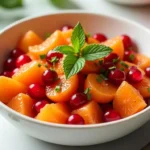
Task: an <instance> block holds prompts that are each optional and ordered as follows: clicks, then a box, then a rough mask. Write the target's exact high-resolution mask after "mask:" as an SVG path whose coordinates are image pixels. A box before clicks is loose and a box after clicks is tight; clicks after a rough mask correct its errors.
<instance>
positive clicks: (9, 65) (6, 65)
mask: <svg viewBox="0 0 150 150" xmlns="http://www.w3.org/2000/svg"><path fill="white" fill-rule="evenodd" d="M4 68H5V70H9V71H12V70H13V69H14V68H16V61H15V59H13V58H8V59H7V60H6V61H5V63H4Z"/></svg>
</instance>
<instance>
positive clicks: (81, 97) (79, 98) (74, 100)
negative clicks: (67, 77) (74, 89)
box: [70, 93, 88, 109]
mask: <svg viewBox="0 0 150 150" xmlns="http://www.w3.org/2000/svg"><path fill="white" fill-rule="evenodd" d="M86 103H88V99H87V96H86V94H84V93H76V94H74V95H72V97H71V99H70V106H71V108H72V109H78V108H80V107H82V106H83V105H84V104H86Z"/></svg>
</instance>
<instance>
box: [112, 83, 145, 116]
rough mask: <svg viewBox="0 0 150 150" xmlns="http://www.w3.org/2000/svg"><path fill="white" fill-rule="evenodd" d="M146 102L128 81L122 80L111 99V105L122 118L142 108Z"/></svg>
mask: <svg viewBox="0 0 150 150" xmlns="http://www.w3.org/2000/svg"><path fill="white" fill-rule="evenodd" d="M146 106H147V104H146V103H145V101H144V99H143V97H142V96H141V95H140V94H139V92H138V91H137V90H136V89H135V88H134V87H133V86H132V85H130V84H129V83H128V82H126V81H123V82H122V84H121V85H120V87H119V88H118V90H117V92H116V95H115V97H114V100H113V107H114V109H115V110H117V111H118V112H119V114H120V115H121V117H122V118H125V117H128V116H131V115H133V114H135V113H137V112H139V111H141V110H143V109H144V108H145V107H146Z"/></svg>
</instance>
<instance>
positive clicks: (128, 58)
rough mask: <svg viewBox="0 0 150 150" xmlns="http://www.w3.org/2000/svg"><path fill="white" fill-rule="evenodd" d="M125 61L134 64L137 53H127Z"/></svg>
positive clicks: (125, 53)
mask: <svg viewBox="0 0 150 150" xmlns="http://www.w3.org/2000/svg"><path fill="white" fill-rule="evenodd" d="M124 60H126V61H129V62H134V60H135V52H134V51H132V50H129V51H125V52H124Z"/></svg>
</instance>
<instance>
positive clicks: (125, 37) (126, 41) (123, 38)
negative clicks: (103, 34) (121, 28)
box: [122, 35, 133, 49]
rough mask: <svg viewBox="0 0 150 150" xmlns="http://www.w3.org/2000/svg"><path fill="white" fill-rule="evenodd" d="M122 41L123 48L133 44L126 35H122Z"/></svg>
mask: <svg viewBox="0 0 150 150" xmlns="http://www.w3.org/2000/svg"><path fill="white" fill-rule="evenodd" d="M122 41H123V45H124V48H125V49H129V48H131V47H132V46H133V44H132V40H131V38H130V37H129V36H128V35H122Z"/></svg>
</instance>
